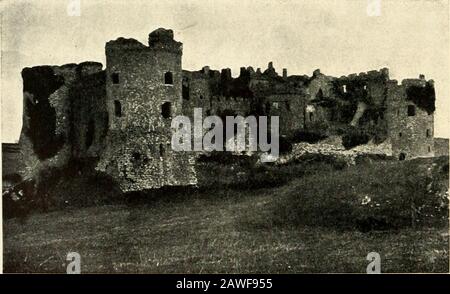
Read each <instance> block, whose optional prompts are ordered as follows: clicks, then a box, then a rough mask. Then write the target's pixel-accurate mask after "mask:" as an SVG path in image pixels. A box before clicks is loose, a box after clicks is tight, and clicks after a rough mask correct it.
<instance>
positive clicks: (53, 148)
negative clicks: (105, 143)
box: [19, 62, 104, 178]
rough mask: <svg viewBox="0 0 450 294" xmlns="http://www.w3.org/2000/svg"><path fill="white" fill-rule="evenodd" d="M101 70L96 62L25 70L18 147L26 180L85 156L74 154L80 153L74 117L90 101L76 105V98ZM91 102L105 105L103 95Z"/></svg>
mask: <svg viewBox="0 0 450 294" xmlns="http://www.w3.org/2000/svg"><path fill="white" fill-rule="evenodd" d="M101 70H102V65H101V64H100V63H95V62H85V63H81V64H79V65H77V64H66V65H62V66H37V67H32V68H24V69H23V70H22V78H23V84H24V86H23V94H24V103H23V108H24V111H23V123H22V131H21V135H20V140H19V145H20V149H21V155H22V156H21V160H22V162H23V165H24V166H25V168H24V170H23V172H22V176H23V178H29V177H38V175H39V172H40V171H41V170H44V169H48V168H50V167H62V166H65V165H67V164H68V162H69V161H70V160H71V159H73V158H79V157H82V156H84V154H83V152H82V151H80V152H73V150H77V149H79V148H78V146H77V144H78V143H77V141H75V140H74V136H75V137H76V132H77V131H78V129H79V126H78V125H76V124H74V117H75V116H76V114H78V113H83V112H84V111H85V110H84V108H85V107H89V101H87V102H86V101H85V102H83V103H76V100H77V95H76V94H77V93H79V92H80V91H82V90H83V89H84V86H83V84H82V82H81V81H82V80H84V81H90V80H91V78H92V76H93V75H94V74H95V73H96V72H99V71H101ZM89 83H90V82H89ZM75 88H77V90H75ZM91 98H92V99H91V100H92V101H94V100H95V101H96V102H98V103H102V101H103V103H104V98H103V97H102V96H101V95H99V96H98V97H91ZM99 141H100V140H99Z"/></svg>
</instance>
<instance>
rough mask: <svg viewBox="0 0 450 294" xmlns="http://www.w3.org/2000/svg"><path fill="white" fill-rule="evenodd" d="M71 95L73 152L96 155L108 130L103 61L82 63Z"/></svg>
mask: <svg viewBox="0 0 450 294" xmlns="http://www.w3.org/2000/svg"><path fill="white" fill-rule="evenodd" d="M71 95H72V97H73V98H72V109H73V111H72V114H71V124H72V128H71V130H72V131H71V134H70V135H71V141H72V154H73V156H74V157H75V158H87V157H89V158H92V157H94V158H97V157H99V156H100V153H101V151H102V150H103V148H104V142H105V137H106V134H107V131H108V112H107V108H106V81H105V71H103V70H102V66H101V64H96V63H83V64H81V65H80V78H79V79H78V80H77V81H76V83H75V84H74V86H73V87H72V91H71Z"/></svg>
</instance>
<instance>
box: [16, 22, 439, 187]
mask: <svg viewBox="0 0 450 294" xmlns="http://www.w3.org/2000/svg"><path fill="white" fill-rule="evenodd" d="M105 51H106V68H105V69H103V66H102V64H101V63H97V62H84V63H80V64H66V65H62V66H36V67H32V68H25V69H23V71H22V77H23V83H24V84H23V85H24V86H23V92H24V111H23V126H22V132H21V136H20V141H19V144H20V149H21V154H22V163H23V166H24V170H23V171H22V177H23V178H27V177H33V176H35V175H36V173H38V172H39V171H40V170H43V169H46V168H50V167H62V166H65V165H67V164H68V163H69V162H70V161H71V160H87V161H91V162H94V163H95V168H96V169H97V170H99V171H102V172H105V173H107V174H109V175H110V176H112V177H113V178H114V179H115V180H116V181H117V182H118V183H119V186H120V187H121V188H122V190H123V191H138V190H144V189H151V188H159V187H162V186H166V185H171V186H178V185H181V186H182V185H195V184H196V173H195V155H194V154H190V153H187V152H174V151H172V149H171V146H170V142H171V133H170V131H169V130H170V124H171V119H172V118H173V117H174V116H176V115H181V114H184V115H187V116H192V115H193V109H194V108H202V110H203V112H204V113H203V115H204V116H209V115H217V116H219V117H224V116H226V115H242V116H248V115H256V116H257V115H269V116H279V118H280V135H282V136H285V137H289V136H293V135H295V134H296V133H298V132H299V131H300V132H308V133H320V134H321V135H323V136H342V135H344V134H345V133H346V132H349V130H350V131H352V132H359V133H362V134H364V135H365V136H366V137H367V138H368V140H370V141H371V142H375V143H376V144H381V143H384V144H385V145H387V146H388V147H389V151H388V153H389V155H391V156H393V157H395V158H397V159H399V160H404V159H411V158H416V157H431V156H434V150H433V148H434V141H433V140H434V139H433V138H434V134H433V132H434V130H433V125H434V111H435V91H434V84H433V81H432V80H428V81H427V80H426V79H425V77H424V76H422V75H421V76H420V77H419V78H417V79H405V80H403V81H402V82H401V83H399V82H397V81H396V80H391V79H390V78H389V71H388V69H386V68H383V69H381V70H379V71H369V72H366V73H360V74H351V75H348V76H342V77H331V76H327V75H324V74H323V73H321V72H320V70H316V71H314V72H313V74H312V76H307V75H288V73H287V70H286V69H283V70H282V73H281V75H280V74H278V73H277V71H276V70H275V68H274V66H273V64H272V63H269V65H268V68H267V69H265V70H261V69H259V68H258V69H256V70H255V69H253V68H252V67H242V68H241V69H240V74H239V76H238V77H236V78H233V77H232V75H231V70H230V69H222V70H221V71H217V70H212V69H210V68H209V67H208V66H205V67H203V68H202V69H201V70H199V71H187V70H183V69H182V52H183V49H182V44H181V43H180V42H177V41H176V40H174V38H173V32H172V30H166V29H157V30H155V31H153V32H152V33H150V35H149V40H148V45H144V44H142V43H140V42H138V41H137V40H134V39H124V38H118V39H117V40H114V41H110V42H108V43H106V47H105Z"/></svg>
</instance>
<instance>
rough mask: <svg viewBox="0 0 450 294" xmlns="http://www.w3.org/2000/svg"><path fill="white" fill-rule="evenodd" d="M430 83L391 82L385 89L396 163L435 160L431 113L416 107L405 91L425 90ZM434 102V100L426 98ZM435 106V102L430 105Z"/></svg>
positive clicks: (387, 117) (416, 81)
mask: <svg viewBox="0 0 450 294" xmlns="http://www.w3.org/2000/svg"><path fill="white" fill-rule="evenodd" d="M430 83H431V84H432V81H428V82H427V81H425V79H409V80H403V81H402V84H401V85H398V83H397V81H395V80H394V81H390V82H389V83H388V89H387V101H386V108H387V109H386V119H387V124H388V132H389V137H390V138H391V141H392V149H393V155H394V156H395V157H397V158H399V159H410V158H414V157H429V156H434V141H433V138H434V128H433V126H434V114H433V113H434V110H433V112H429V111H427V109H425V108H422V107H419V106H418V105H417V104H415V103H414V101H413V99H414V98H413V97H408V94H407V92H408V89H409V87H411V86H414V87H426V86H427V85H430ZM429 99H431V100H433V101H434V97H429ZM433 103H434V102H433Z"/></svg>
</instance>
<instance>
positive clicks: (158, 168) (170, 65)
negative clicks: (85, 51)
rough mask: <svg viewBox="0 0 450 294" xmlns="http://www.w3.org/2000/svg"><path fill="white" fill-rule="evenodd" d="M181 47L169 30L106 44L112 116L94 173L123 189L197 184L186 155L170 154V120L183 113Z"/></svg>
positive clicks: (108, 95)
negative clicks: (146, 42) (146, 37)
mask: <svg viewBox="0 0 450 294" xmlns="http://www.w3.org/2000/svg"><path fill="white" fill-rule="evenodd" d="M181 55H182V44H181V43H179V42H176V41H175V40H173V32H172V31H171V30H164V29H159V30H156V31H154V32H152V33H151V34H150V36H149V46H145V45H143V44H141V43H139V42H138V41H136V40H132V39H122V38H120V39H117V40H115V41H110V42H108V43H107V44H106V62H107V68H106V96H107V108H108V114H109V117H110V120H109V135H108V138H107V143H106V149H105V150H104V152H103V153H102V156H101V160H100V162H99V164H98V167H97V168H98V169H99V170H101V171H105V172H107V173H109V174H111V175H112V176H113V177H114V178H115V179H116V180H117V181H118V182H119V184H120V186H121V188H122V190H123V191H136V190H144V189H151V188H159V187H161V186H164V185H191V184H195V183H196V178H195V171H194V169H193V166H192V164H190V163H189V162H191V160H190V156H191V155H190V154H187V153H179V154H173V152H172V151H171V145H170V143H171V119H172V118H173V117H174V116H176V115H180V114H181V113H182V70H181Z"/></svg>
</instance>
